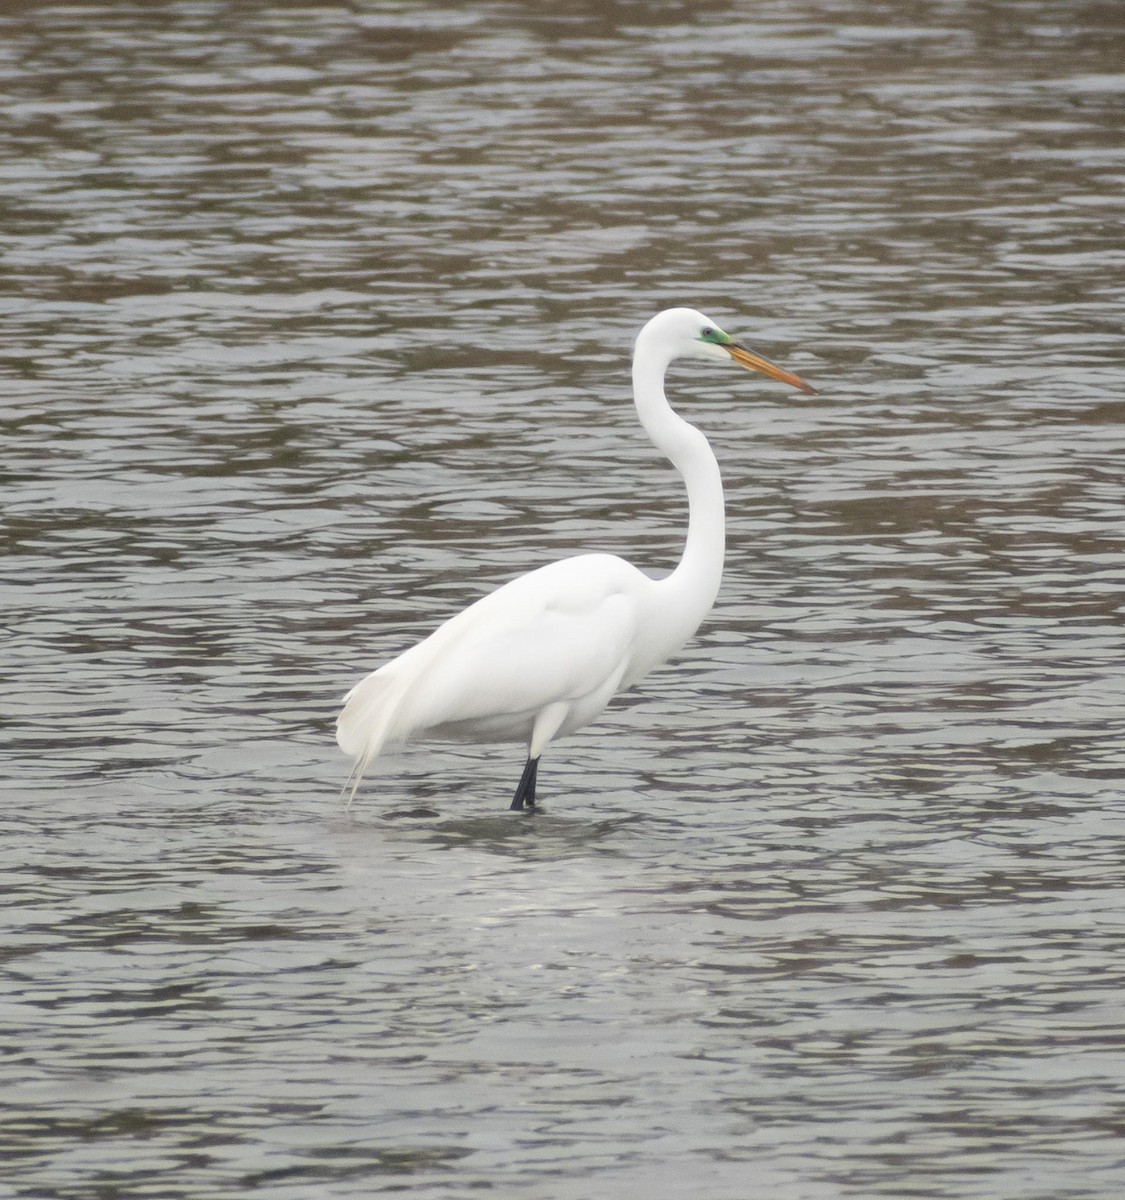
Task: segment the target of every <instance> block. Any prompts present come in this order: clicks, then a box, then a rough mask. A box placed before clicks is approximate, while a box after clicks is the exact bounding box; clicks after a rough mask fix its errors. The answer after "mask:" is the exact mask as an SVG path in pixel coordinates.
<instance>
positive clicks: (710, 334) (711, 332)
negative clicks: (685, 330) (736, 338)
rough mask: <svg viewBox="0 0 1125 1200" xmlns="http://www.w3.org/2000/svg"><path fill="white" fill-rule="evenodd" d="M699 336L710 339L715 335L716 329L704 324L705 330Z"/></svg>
mask: <svg viewBox="0 0 1125 1200" xmlns="http://www.w3.org/2000/svg"><path fill="white" fill-rule="evenodd" d="M699 336H700V337H701V338H704V339H705V340H706V341H710V340H711V339H712V338H713V337H714V336H715V331H714V330H713V329H712V328H711V326H710V325H704V326H703V332H702V333H700V335H699Z"/></svg>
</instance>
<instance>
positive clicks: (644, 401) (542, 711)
mask: <svg viewBox="0 0 1125 1200" xmlns="http://www.w3.org/2000/svg"><path fill="white" fill-rule="evenodd" d="M679 358H691V359H703V360H706V361H708V362H711V361H713V360H718V361H721V362H722V361H730V360H733V361H734V362H736V363H738V364H739V365H740V366H743V367H746V368H748V369H749V370H752V371H759V372H761V373H762V374H763V375H767V376H769V377H770V378H771V379H776V380H779V381H781V382H782V383H787V384H790V385H791V386H792V387H795V388H800V390H801V391H803V392H813V391H814V390H815V389H813V388H811V387H810V386H809V385H808V384H807V383H805V382H804V380H802V379H799V378H798V377H797V376H796V375H793V374H791V373H790V372H788V371H784V370H782V369H781V368H780V367H777V366H774V364H773V363H771V362H768V361H767V360H766V359H764V358H761V357H759V356H758V355H757V354H754V353H752V352H751V351H749V350H747V349H746V348H745V347H744V346H741V345H739V343H738V342H736V341H734V339H733V338H731V337H730V336H729V335H728V334H726V333H724V332H723V331H722V330H721V329H720V328H719V326H718V325H716V324H715V322H714V321H711V320H709V319H708V318H707V317H705V316H703V314H702V313H698V312H696V311H694V310H693V309H690V308H670V309H668V310H666V311H665V312H662V313H659V314H658V315H657V316H655V317H653V318H652V320H651V321H649V322H648V324H647V325H645V327H644V328H643V329H642V330H641V332H640V333H639V334H638V336H637V341H636V345H635V347H634V349H633V398H634V402H635V404H636V408H637V416H638V417H639V418H640V422H641V424H642V425H643V426H644V429H645V432H646V433H647V434H648V435H649V437H650V438H651V439H652V442H653V444H654V445H655V446H656V448H657V449H658V450H660V451H661V452H662V453H663V454H665V455H666V456H667V457H668V458H669V459H670V460H671V462H672V465H673V466H674V467H675V468H676V469H677V470H678V471H679V473H680V475H681V476H682V477H683V481H684V484H685V486H686V488H687V495H688V530H687V540H686V542H685V545H684V551H683V555H682V557H681V558H680V562H679V565H678V566H677V567H676V569H675V570H674V571H672V573H671V574H670V575H667V576H666V577H665V578H663V579H653V578H650V577H649V576H648V575H645V574H644V573H643V572H641V571H639V570H638V569H637V568H636V567H634V566H633V565H632V563H629V562H626V561H625V560H624V559H622V558H618V557H616V556H615V555H612V554H582V555H578V556H576V557H574V558H565V559H562V560H560V561H559V562H554V563H550V564H549V565H547V566H545V567H540V568H539V569H538V570H535V571H530V572H528V573H527V574H526V575H520V576H519V577H518V578H516V579H513V580H512V581H511V582H509V583H506V584H504V585H503V586H502V587H500V588H499V589H497V590H496V591H494V592H492V593H491V594H489V595H487V596H484V597H482V598H481V599H480V600H478V601H476V603H475V604H472V605H470V606H469V607H468V608H466V609H465V610H464V611H463V612H460V613H458V614H457V615H456V616H455V617H451V618H450V619H449V620H448V621H446V622H445V624H443V625H441V626H439V627H438V628H437V629H436V630H434V632H433V633H431V634H430V635H429V637H427V638H426V639H425V640H424V641H421V642H419V643H418V645H416V646H413V647H412V648H411V649H409V650H407V651H405V652H404V653H403V654H400V655H399V656H398V657H397V658H395V659H393V660H392V661H391V662H388V663H386V664H385V665H383V666H381V667H379V669H378V670H376V671H373V672H372V673H371V674H370V675H368V676H367V677H366V678H365V679H363V680H361V681H360V682H359V683H358V684H356V686H355V687H354V688H352V690H351V691H350V692H349V693H348V694H347V696H346V697H345V698H344V708H343V711H342V712H341V713H340V717H339V720H338V722H337V727H336V738H337V741H338V742H339V744H340V748H341V749H342V750H343V751H344V752H345V753H346V754H349V755H351V756H352V757H353V758H354V759H355V767H354V769H353V771H352V781H351V782H352V787H351V798H354V796H355V793H356V789H357V788H358V787H359V783H360V780H361V779H362V777H363V774H364V772H365V771H366V769H367V768H368V766H369V765H370V763H371V761H372V760H373V759H374V758H375V757H376V755H378V754H379V753H380V751H382V750H383V749H385V748H387V747H388V746H392V745H401V744H402V743H404V742H408V741H417V740H428V739H438V740H451V739H452V740H465V741H474V742H476V741H490V742H507V741H519V742H522V743H524V744H526V746H527V748H528V749H527V763H526V765H525V766H524V769H523V775H522V776H521V778H520V781H519V786H518V787H517V788H516V794H515V797H514V799H513V800H512V804H511V807H512V808H513V809H531V808H534V806H535V784H536V774H537V772H538V768H539V759H540V756H541V755H542V754H543V752H544V750H546V749H547V746H548V745H549V744H550V743H551V742H552V741H553V740H554V739H555V738H559V737H564V736H565V735H566V734H568V733H573V732H574V730H576V729H578V728H579V727H580V726H582V725H585V724H586V723H587V722H589V721H592V720H593V719H594V718H595V717H597V716H598V715H599V714H600V713H601V712H602V711H603V710H604V709H605V707H606V705H608V704H609V702H610V700H611V699H612V698H613V696H614V695H615V694H616V693H617V692H619V691H622V690H623V689H625V688H628V687H632V685H633V684H635V683H636V682H637V681H638V680H640V679H642V678H643V677H644V676H645V675H647V674H648V673H649V672H650V671H651V670H652V669H653V668H654V667H656V666H658V665H659V664H660V663H662V662H664V661H665V660H667V659H668V658H670V657H671V656H672V655H673V654H675V653H676V652H677V651H678V650H680V649H681V648H682V647H683V645H684V644H685V643H686V642H687V641H688V639H689V638H690V637H691V636H692V634H693V633H695V631H696V629H698V628H699V624H700V622H701V621H702V620H703V618H704V617H705V616H706V615H707V613H708V612H709V611H710V609H711V606H712V604H714V602H715V597H716V595H717V594H718V591H719V580H720V578H721V576H722V571H723V554H724V541H725V539H724V532H725V530H724V526H725V516H724V510H723V485H722V480H721V478H720V476H719V465H718V463H717V462H716V461H715V455H714V454H713V453H712V451H711V447H710V445H709V444H708V442H707V439H706V438H705V437H704V436H703V434H702V433H700V432H699V430H698V429H696V428H695V427H694V426H693V425H689V424H688V423H687V421H685V420H683V419H682V418H681V417H679V416H677V415H676V414H675V413H674V412H673V411H672V409H671V407H670V406H669V404H668V400H667V398H666V397H665V395H664V375H665V372H666V371H667V369H668V367H669V365H670V364H671V363H672V362H674V361H675V360H676V359H679ZM349 803H350V800H349Z"/></svg>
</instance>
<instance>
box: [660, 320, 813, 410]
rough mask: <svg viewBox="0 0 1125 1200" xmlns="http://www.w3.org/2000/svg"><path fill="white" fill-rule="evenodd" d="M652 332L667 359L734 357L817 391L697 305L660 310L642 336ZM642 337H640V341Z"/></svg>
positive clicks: (805, 389) (752, 367) (749, 366)
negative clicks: (737, 338)
mask: <svg viewBox="0 0 1125 1200" xmlns="http://www.w3.org/2000/svg"><path fill="white" fill-rule="evenodd" d="M645 335H651V336H653V337H654V338H657V339H659V341H660V342H662V343H663V344H664V347H665V352H666V353H667V354H668V361H671V360H672V359H674V358H703V359H707V360H708V361H709V362H714V361H718V362H729V361H730V360H731V359H733V360H734V361H735V362H736V363H738V365H739V366H740V367H745V368H746V369H747V370H748V371H757V372H759V374H762V375H766V376H768V377H769V378H770V379H776V380H778V382H780V383H787V384H789V386H790V387H795V388H798V389H799V390H800V391H802V392H809V393H811V394H813V395H815V394H816V389H815V388H813V387H810V386H809V385H808V384H807V383H806V382H805V381H804V380H803V379H801V378H800V376H798V375H794V374H793V373H792V372H791V371H786V370H784V369H783V368H781V367H778V366H775V365H774V364H773V363H771V362H770V361H769V360H768V359H765V358H762V357H761V355H759V354H755V353H754V352H753V351H752V350H748V349H747V348H746V347H745V346H743V345H741V344H740V343H739V342H736V341H735V340H734V338H732V337H731V336H730V334H729V333H725V332H724V331H723V330H722V329H721V328H720V327H719V326H718V325H716V324H715V322H714V321H712V320H711V319H710V317H706V316H704V315H703V313H701V312H696V311H695V309H694V308H669V309H666V310H665V311H664V312H662V313H658V314H657V315H656V316H655V317H653V318H652V320H651V321H649V323H648V324H647V325H646V326H645V327H644V329H643V330H641V337H644V336H645ZM639 340H640V339H638V341H639Z"/></svg>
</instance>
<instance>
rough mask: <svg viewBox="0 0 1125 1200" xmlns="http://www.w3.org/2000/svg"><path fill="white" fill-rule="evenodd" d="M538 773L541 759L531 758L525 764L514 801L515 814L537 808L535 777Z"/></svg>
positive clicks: (513, 809)
mask: <svg viewBox="0 0 1125 1200" xmlns="http://www.w3.org/2000/svg"><path fill="white" fill-rule="evenodd" d="M538 773H539V759H537V758H529V759H528V760H527V762H526V763H525V764H524V768H523V774H522V775H521V776H520V781H519V785H518V786H517V788H516V794H515V798H514V799H513V800H512V811H513V812H519V811H520V810H522V809H525V808H534V807H535V777H536V775H538Z"/></svg>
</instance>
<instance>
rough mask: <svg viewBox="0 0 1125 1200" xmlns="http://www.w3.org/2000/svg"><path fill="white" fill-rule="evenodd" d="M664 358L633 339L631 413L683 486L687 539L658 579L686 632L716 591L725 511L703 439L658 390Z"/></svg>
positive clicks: (716, 468)
mask: <svg viewBox="0 0 1125 1200" xmlns="http://www.w3.org/2000/svg"><path fill="white" fill-rule="evenodd" d="M669 363H670V358H669V356H668V355H667V354H666V353H662V352H661V350H659V349H658V348H656V347H653V346H649V345H646V344H645V342H644V338H643V335H642V338H641V339H640V340H639V341H638V343H637V347H636V351H635V353H634V355H633V399H634V402H635V403H636V406H637V415H638V416H639V417H640V420H641V424H642V425H643V426H644V428H645V432H646V433H647V434H648V436H649V437H650V438H651V439H652V441H653V444H654V445H655V446H656V448H657V449H658V450H660V451H661V452H662V453H663V454H664V455H666V456H667V458H668V459H669V460H670V461H671V463H672V465H673V466H674V467H675V468H676V470H677V471H679V473H680V475H681V476H682V477H683V481H684V484H685V486H686V487H687V496H688V531H687V541H686V542H685V543H684V552H683V555H682V557H681V558H680V562H679V565H678V566H677V567H676V569H675V570H674V571H673V572H672V574H671V575H670V576H669V577H668V578H667V579H665V580H663V581H662V582H661V584H660V587H661V589H662V590H666V591H667V592H668V593H669V594H670V595H672V594H674V595H675V596H676V597H677V598H678V599H679V602H680V606H681V607H682V608H683V609H684V618H685V621H687V620H691V619H692V618H694V624H692V626H691V628H690V629H689V630H688V631H687V633H686V634H685V635H684V640H686V639H687V638H688V637H690V636H691V634H692V633H694V632H695V629H696V628H697V627H698V625H699V622H700V621H702V620H703V618H704V617H705V616H706V615H707V613H708V612H709V611H710V609H711V605H712V604H714V602H715V597H716V596H717V595H718V592H719V582H720V580H721V579H722V575H723V556H724V554H725V551H726V536H725V535H726V528H725V527H726V514H725V509H724V506H723V481H722V477H721V476H720V474H719V464H718V463H717V462H716V461H715V455H714V454H713V453H712V452H711V447H710V446H709V445H708V444H707V439H706V438H705V437H704V436H703V434H701V433H700V432H699V430H698V429H696V428H695V426H694V425H689V424H688V423H687V421H685V420H684V419H683V418H682V417H679V416H677V415H676V414H675V413H674V412H673V411H672V409H671V406H670V405H669V404H668V400H667V397H666V396H665V395H664V374H665V372H666V371H667V369H668V366H669Z"/></svg>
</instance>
